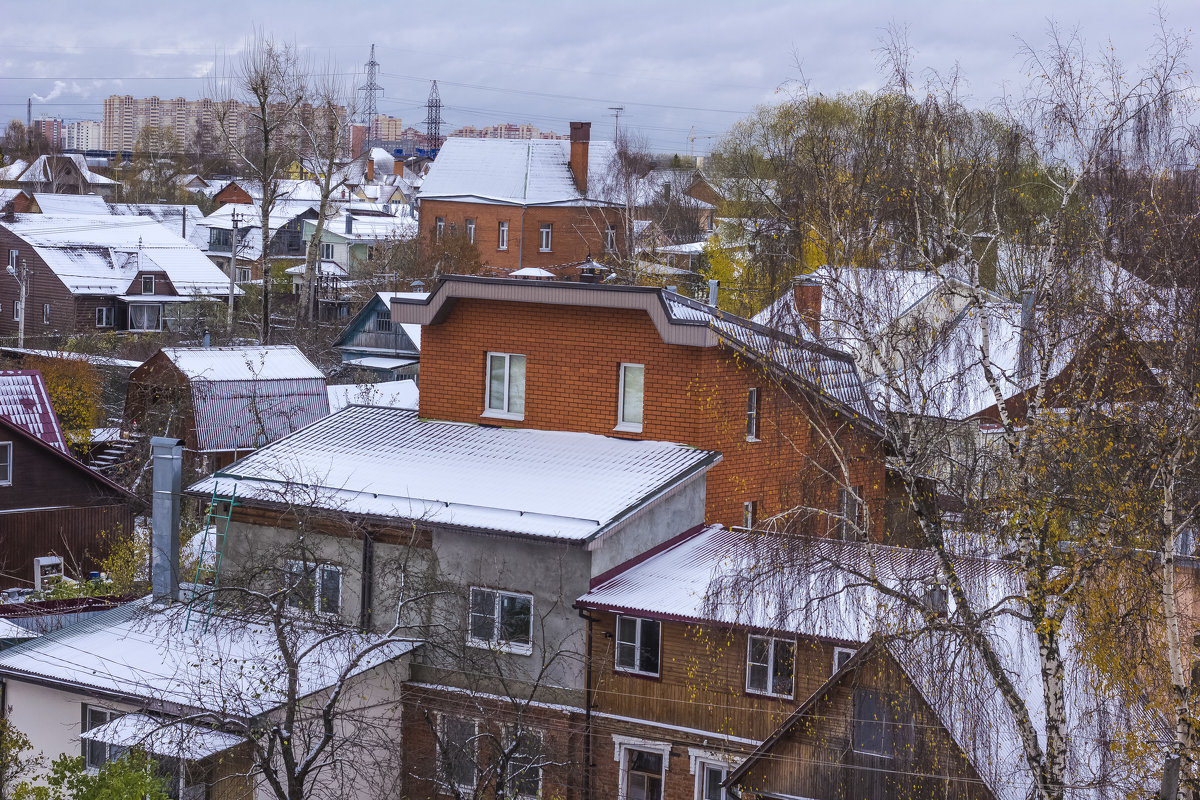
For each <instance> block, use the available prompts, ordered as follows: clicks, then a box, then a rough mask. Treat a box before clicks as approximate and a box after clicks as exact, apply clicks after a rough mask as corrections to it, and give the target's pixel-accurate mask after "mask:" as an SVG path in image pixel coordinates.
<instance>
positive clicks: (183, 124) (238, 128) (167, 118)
mask: <svg viewBox="0 0 1200 800" xmlns="http://www.w3.org/2000/svg"><path fill="white" fill-rule="evenodd" d="M219 108H220V105H219V103H217V102H216V101H214V100H211V99H209V98H207V97H206V98H204V99H202V100H185V99H184V98H182V97H176V98H173V99H169V100H163V99H161V98H158V97H140V98H135V97H131V96H130V95H123V96H122V95H115V94H114V95H112V96H110V97H109V98H108V99H106V100H105V101H104V123H103V132H102V133H103V139H104V146H105V147H107V148H108V149H109V150H125V151H130V150H133V145H134V143H135V142H136V141H137V137H138V134H139V133H141V131H142V128H144V127H146V126H147V125H155V126H158V127H160V128H166V129H168V130H170V131H171V132H172V133H174V134H175V137H176V138H177V139H178V140H179V144H180V146H182V147H187V145H188V143H189V142H191V141H192V140H193V139H194V138H195V136H196V133H197V131H198V130H201V129H204V130H208V131H210V132H212V133H214V134H215V132H216V130H217V116H218V114H217V112H218V110H219ZM232 111H233V120H232V124H231V125H230V128H231V130H232V131H233V132H234V133H235V134H236V135H239V136H240V135H244V134H245V129H246V108H245V106H243V105H242V104H241V103H234V104H233V107H232Z"/></svg>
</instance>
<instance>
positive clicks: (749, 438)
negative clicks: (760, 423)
mask: <svg viewBox="0 0 1200 800" xmlns="http://www.w3.org/2000/svg"><path fill="white" fill-rule="evenodd" d="M746 441H747V442H761V441H762V439H759V438H758V437H757V436H747V437H746Z"/></svg>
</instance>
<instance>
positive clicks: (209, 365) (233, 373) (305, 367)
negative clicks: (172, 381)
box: [162, 344, 325, 381]
mask: <svg viewBox="0 0 1200 800" xmlns="http://www.w3.org/2000/svg"><path fill="white" fill-rule="evenodd" d="M162 352H163V355H165V356H166V357H167V358H168V359H169V360H170V361H171V363H172V364H174V365H175V366H176V367H177V368H178V369H179V371H180V372H182V373H183V374H184V375H186V376H187V377H188V378H189V379H193V380H194V379H198V378H201V379H204V380H207V381H250V380H258V381H271V380H300V379H305V378H319V379H321V380H324V379H325V374H324V373H322V372H321V370H319V369H317V368H316V367H315V366H314V365H313V363H312V362H311V361H309V360H308V359H307V358H305V356H304V353H302V352H300V349H299V348H298V347H296V346H294V345H290V344H278V345H268V346H254V347H164V348H163V350H162Z"/></svg>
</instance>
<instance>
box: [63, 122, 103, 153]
mask: <svg viewBox="0 0 1200 800" xmlns="http://www.w3.org/2000/svg"><path fill="white" fill-rule="evenodd" d="M102 130H103V129H102V128H101V126H100V123H99V122H96V121H95V120H90V119H86V120H80V121H79V122H72V123H69V124H68V125H67V128H66V134H65V135H64V137H63V149H64V150H100V149H102V148H103V147H104V139H103V137H102V135H101V133H102Z"/></svg>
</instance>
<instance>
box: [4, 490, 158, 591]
mask: <svg viewBox="0 0 1200 800" xmlns="http://www.w3.org/2000/svg"><path fill="white" fill-rule="evenodd" d="M133 517H134V508H133V504H132V503H121V504H117V505H103V506H90V507H87V508H59V509H48V510H41V511H24V512H21V511H17V512H8V513H0V531H3V536H0V588H3V589H8V588H12V587H26V588H28V587H30V586H31V585H32V581H33V559H35V558H37V557H40V556H62V557H63V562H64V564H65V566H66V570H67V574H68V575H71V576H73V577H81V576H86V574H87V573H88V572H89V571H91V570H94V569H98V568H99V564H100V559H101V558H103V556H104V555H105V553H106V552H107V549H106V548H107V543H108V535H119V534H121V533H123V532H128V531H132V530H133ZM102 534H104V535H102ZM77 570H78V571H77Z"/></svg>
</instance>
